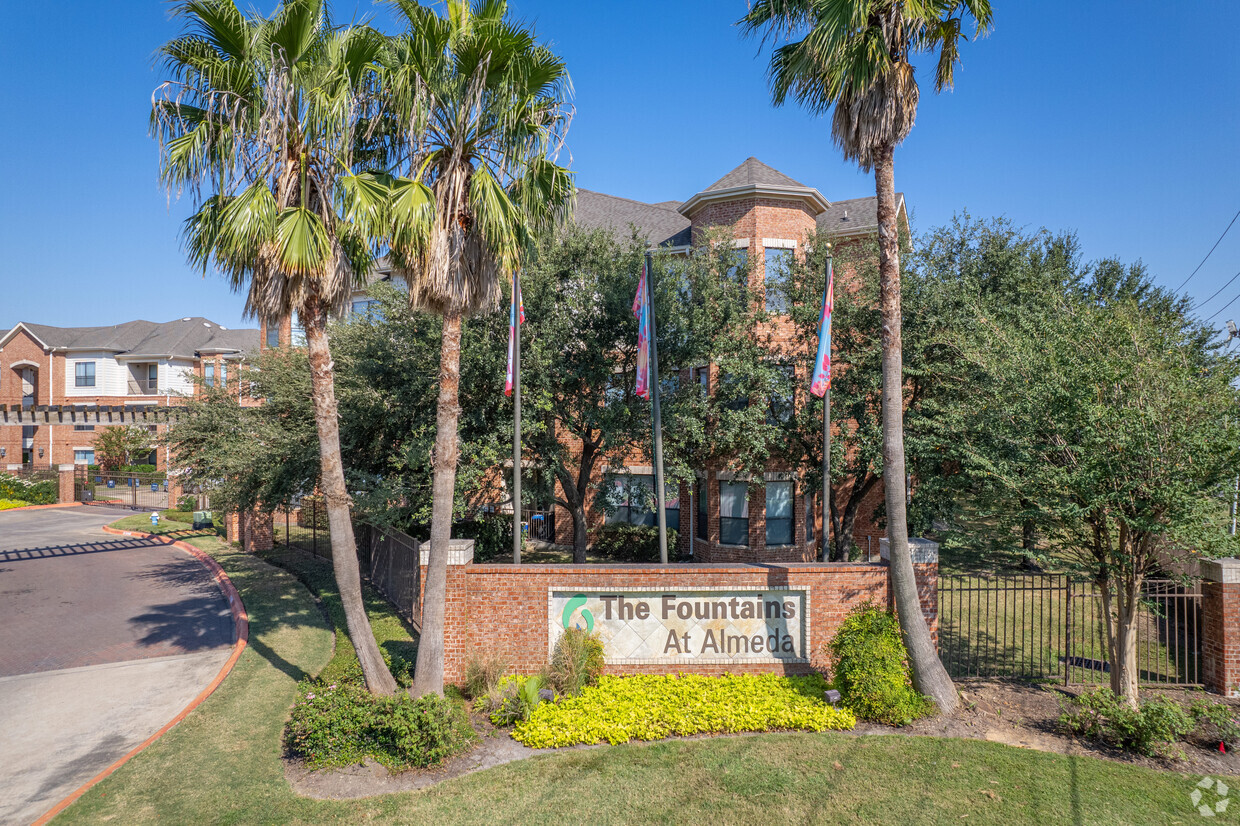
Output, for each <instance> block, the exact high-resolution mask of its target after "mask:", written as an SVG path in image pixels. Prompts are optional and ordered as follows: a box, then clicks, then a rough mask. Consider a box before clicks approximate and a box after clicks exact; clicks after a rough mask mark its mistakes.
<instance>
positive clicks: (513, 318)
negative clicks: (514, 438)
mask: <svg viewBox="0 0 1240 826" xmlns="http://www.w3.org/2000/svg"><path fill="white" fill-rule="evenodd" d="M518 315H519V316H520V317H521V323H522V324H524V323H525V302H524V301H522V300H521V280H520V279H519V278H518V277H517V274H516V273H515V272H514V273H513V274H512V303H511V304H510V305H509V308H508V378H507V379H505V380H504V395H505V396H511V395H512V381H513V375H512V363H513V356H514V355H515V350H516V347H517V316H518Z"/></svg>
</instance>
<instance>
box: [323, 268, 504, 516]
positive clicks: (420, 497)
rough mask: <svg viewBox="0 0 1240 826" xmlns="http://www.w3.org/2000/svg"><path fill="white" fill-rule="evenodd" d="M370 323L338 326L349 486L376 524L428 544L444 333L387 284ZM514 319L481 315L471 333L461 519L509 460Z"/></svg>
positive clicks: (464, 370) (459, 485)
mask: <svg viewBox="0 0 1240 826" xmlns="http://www.w3.org/2000/svg"><path fill="white" fill-rule="evenodd" d="M369 292H370V297H371V299H372V300H374V301H375V302H376V304H374V305H371V309H370V310H369V311H368V312H367V313H366V314H365V315H361V316H353V317H351V318H350V319H348V320H346V321H343V322H341V323H338V324H336V325H333V327H332V342H333V353H334V355H335V356H336V369H337V379H336V386H337V389H338V391H339V393H340V413H341V433H340V438H341V444H342V446H343V450H344V453H345V455H346V456H348V457H349V471H350V472H349V486H350V489H351V490H353V491H355V494H354V497H355V499H356V501H357V504H358V507H359V508H361V509H362V510H364V511H365V512H366V513H367V515H368V517H369V518H371V519H379V520H383V521H386V522H388V523H390V524H394V525H396V526H398V527H400V528H402V529H404V530H412V529H416V530H417V531H418V532H419V534H421V532H422V531H423V529H424V526H425V525H427V524H429V522H430V520H431V507H432V506H431V489H432V484H433V473H432V468H431V456H432V453H433V448H434V444H435V424H434V422H435V404H436V399H437V397H438V392H439V386H438V378H439V377H438V375H437V374H436V373H435V372H434V371H432V370H427V365H429V364H434V363H435V362H436V361H437V360H438V358H439V346H440V338H441V333H442V323H441V322H440V320H439V319H437V318H436V317H435V316H433V315H431V314H429V313H425V312H421V311H417V310H414V309H412V308H411V307H410V306H409V298H408V296H407V295H405V293H404V292H402V291H401V290H399V289H397V288H395V287H391V286H388V285H387V284H384V283H379V284H376V285H374V286H372V287H371V288H370V291H369ZM507 340H508V315H507V313H506V312H490V313H482V314H478V315H475V316H474V317H473V318H472V319H471V323H470V324H469V325H467V326H465V327H463V329H462V332H461V385H460V388H461V389H460V406H461V417H460V425H459V445H460V452H461V463H460V469H459V471H458V473H457V476H456V496H455V497H454V501H455V503H456V510H455V515H456V516H457V517H458V518H460V517H470V516H473V515H474V514H476V513H477V511H478V508H479V507H480V506H481V505H483V504H491V503H490V502H489V501H488V502H483V501H482V500H481V499H480V498H479V497H480V496H485V495H486V494H485V493H484V492H487V491H489V490H490V488H489V485H490V483H491V482H492V481H493V479H492V478H491V477H492V472H493V469H494V468H495V467H497V466H499V465H500V464H501V463H502V461H503V460H504V458H505V457H506V456H507V455H508V454H509V452H510V451H509V449H508V448H507V447H506V445H507V444H509V443H510V441H511V434H512V406H511V404H510V403H509V402H508V400H507V399H505V398H504V366H505V359H506V357H507Z"/></svg>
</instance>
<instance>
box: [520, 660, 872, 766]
mask: <svg viewBox="0 0 1240 826" xmlns="http://www.w3.org/2000/svg"><path fill="white" fill-rule="evenodd" d="M826 688H827V683H826V680H825V679H823V677H822V676H821V675H819V674H811V675H807V676H803V677H782V676H778V675H775V674H727V675H724V676H720V677H704V676H698V675H692V674H681V675H645V674H644V675H639V676H633V677H612V676H606V675H604V676H603V677H600V678H599V683H598V685H597V686H588V687H586V688H585V689H583V690H582V692H581V696H579V697H572V698H568V699H564V700H561V701H559V702H555V703H542V704H540V705H538V706H537V707H535V708H534V709H533V711H531V713H530V717H529V719H528V720H526V721H525V722H523V723H518V724H517V726H516V728H514V729H513V732H512V737H513V739H514V740H517V741H519V742H521V743H524V744H525V745H527V746H530V747H531V748H559V747H562V746H572V745H576V744H578V743H599V742H607V743H611V744H612V745H615V744H617V743H627V742H628V741H630V740H661V739H663V738H666V737H678V736H679V737H683V736H687V735H690V734H722V733H732V732H741V731H825V730H828V729H833V730H845V729H851V728H852V727H853V726H855V725H856V724H857V721H856V718H855V717H853V715H852V712H850V711H848V710H847V709H836V708H832V707H831V706H829V705H827V703H826V702H825V701H824V699H823V694H824V692H825V690H826Z"/></svg>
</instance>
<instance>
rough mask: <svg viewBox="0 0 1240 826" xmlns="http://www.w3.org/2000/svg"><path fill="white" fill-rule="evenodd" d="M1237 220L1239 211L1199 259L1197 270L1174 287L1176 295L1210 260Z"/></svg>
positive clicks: (1239, 210)
mask: <svg viewBox="0 0 1240 826" xmlns="http://www.w3.org/2000/svg"><path fill="white" fill-rule="evenodd" d="M1237 218H1240V209H1238V210H1236V214H1235V215H1233V216H1232V217H1231V224H1228V225H1227V229H1225V230H1223V234H1222V235H1220V236H1219V237H1218V240H1217V241H1215V242H1214V246H1212V247H1210V251H1209V252H1207V253H1206V257H1205V258H1203V259H1201V264H1198V265H1197V269H1196V270H1193V271H1192V272H1190V273H1189V274H1188V278H1185V279H1184V280H1183V281H1181V282H1180V286H1178V287H1176V288H1175V291H1176V292H1177V293H1178V292H1179V291H1180V290H1182V289H1184V285H1185V284H1187V283H1188V282H1189V281H1191V280H1192V278H1193V276H1194V275H1196V274H1197V270H1200V269H1201V267H1202V264H1205V263H1206V261H1208V260H1210V256H1211V255H1213V254H1214V251H1215V250H1216V249H1218V245H1219V244H1221V243H1223V239H1224V238H1225V237H1227V233H1228V232H1230V231H1231V227H1232V224H1234V223H1236V219H1237Z"/></svg>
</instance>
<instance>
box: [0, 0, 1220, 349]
mask: <svg viewBox="0 0 1240 826" xmlns="http://www.w3.org/2000/svg"><path fill="white" fill-rule="evenodd" d="M993 3H994V7H995V9H996V24H995V30H994V31H993V32H992V33H991V35H990V36H989V37H987V38H985V39H983V40H980V41H977V42H973V43H969V44H967V45H966V46H965V47H964V52H963V58H964V65H963V68H962V69H961V70H960V71H959V73H958V75H957V84H956V90H955V91H954V92H952V93H950V94H944V95H939V96H936V95H934V94H933V91H932V90H931V89H930V88H929V87H927V86H926V85H925V84H923V90H922V103H921V107H920V110H919V115H918V120H917V125H916V127H915V128H914V130H913V133H912V135H911V136H910V137H909V139H908V140H907V141H906V142H905V144H904V146H903V147H901V148H900V150H899V151H898V152H897V156H896V159H897V161H896V162H897V166H896V185H897V187H898V188H899V189H901V190H903V191H904V192H905V193H906V195H907V198H908V203H909V205H910V207H911V209H912V214H913V221H914V230H915V231H924V230H927V229H929V228H931V227H934V226H937V225H940V224H943V223H945V222H947V221H949V220H950V219H951V217H952V215H953V214H955V213H957V212H959V211H961V210H964V209H968V210H969V211H970V212H971V213H972V214H973V215H975V216H979V217H991V216H998V215H1004V216H1007V217H1008V218H1010V219H1011V220H1012V221H1014V222H1015V223H1017V224H1018V225H1021V226H1024V227H1027V228H1029V229H1036V228H1038V227H1042V226H1045V227H1048V228H1050V229H1054V230H1060V229H1074V230H1076V231H1077V232H1078V233H1079V234H1080V237H1081V241H1082V243H1083V248H1084V252H1085V255H1086V256H1087V257H1088V258H1097V257H1103V256H1118V257H1120V258H1122V259H1124V260H1126V261H1132V260H1136V259H1141V260H1143V261H1144V262H1145V263H1146V264H1147V265H1148V266H1149V267H1150V269H1151V271H1152V272H1153V273H1154V275H1155V277H1156V278H1157V280H1158V281H1159V282H1160V283H1163V284H1165V285H1167V286H1169V287H1173V288H1174V287H1176V286H1178V285H1179V284H1180V283H1181V282H1182V281H1183V280H1184V278H1185V277H1186V276H1188V274H1189V273H1190V272H1192V270H1193V269H1194V268H1195V267H1196V266H1197V264H1198V263H1199V262H1200V261H1201V259H1202V257H1203V256H1204V255H1205V254H1206V252H1207V251H1208V250H1209V249H1210V247H1211V245H1213V244H1214V242H1215V241H1216V240H1217V239H1218V237H1219V235H1220V233H1222V231H1223V229H1224V228H1225V227H1226V226H1227V224H1228V222H1229V221H1230V220H1231V218H1232V216H1233V215H1235V214H1236V212H1237V210H1240V187H1238V186H1237V184H1238V183H1240V155H1238V154H1237V152H1236V151H1235V141H1236V138H1237V134H1238V133H1240V129H1238V127H1240V106H1237V103H1238V102H1240V101H1238V100H1237V97H1238V94H1240V93H1238V91H1237V90H1240V51H1237V49H1236V46H1235V42H1234V36H1235V33H1236V32H1237V31H1240V4H1237V3H1235V2H1232V0H1197V2H1194V3H1167V2H1152V1H1151V0H1098V2H1089V3H1082V2H1080V0H1042V1H1041V2H1037V3H1030V2H1016V0H993ZM273 5H274V4H273V3H270V2H262V3H260V4H259V7H260V8H262V9H264V10H268V11H269V10H270V8H269V7H270V6H273ZM510 6H511V8H512V9H513V10H514V12H515V14H516V15H517V16H518V17H520V18H522V19H524V20H526V21H528V22H532V23H534V24H535V25H536V27H537V31H538V33H539V36H540V37H541V38H542V39H543V40H545V41H547V42H549V43H551V44H552V45H553V47H554V48H556V50H557V51H558V52H559V53H560V54H562V55H563V56H564V58H565V59H566V61H567V64H568V67H569V71H570V73H571V75H572V78H573V83H574V86H575V92H576V95H575V99H574V104H575V107H576V115H575V119H574V121H573V125H572V128H571V130H570V132H569V145H568V150H569V152H570V153H571V161H572V168H573V169H574V170H576V172H577V181H578V185H579V186H581V187H584V188H587V189H595V190H600V191H603V192H608V193H611V194H615V195H621V196H624V197H629V198H635V199H638V200H644V201H664V200H672V199H678V200H683V199H686V198H688V197H689V196H690V195H692V194H693V193H694V192H696V191H698V190H700V189H702V188H704V187H705V186H707V185H709V184H710V183H712V182H713V181H714V180H716V179H717V178H719V177H720V176H722V175H723V174H724V173H725V172H727V171H728V170H729V169H731V168H732V167H733V166H735V165H736V164H738V163H740V162H741V161H742V160H744V159H745V158H746V157H748V156H750V155H754V156H757V157H758V158H760V159H761V160H763V161H765V162H766V163H768V164H770V165H772V166H774V167H775V168H777V169H779V170H781V171H783V172H785V173H786V174H788V175H790V176H792V177H793V178H796V179H798V180H800V181H802V182H804V183H806V184H809V185H812V186H816V187H817V188H819V189H820V190H821V191H822V192H823V194H825V195H826V196H827V198H829V199H842V198H853V197H861V196H867V195H871V194H872V193H873V183H872V180H871V178H870V177H869V176H866V175H863V174H861V173H860V172H858V171H857V170H856V169H855V167H852V166H851V165H849V164H846V163H845V162H844V161H843V160H842V159H841V157H840V155H839V153H838V151H837V150H836V149H835V148H834V147H833V146H832V145H831V142H830V139H829V135H828V124H827V121H826V120H825V119H823V118H815V117H813V116H811V115H809V114H806V113H805V112H803V111H802V110H800V109H799V108H797V107H796V106H794V105H789V106H786V107H784V108H781V109H775V108H773V107H772V106H771V105H770V102H769V100H770V98H769V92H768V90H767V86H766V78H765V67H766V53H764V52H760V51H759V44H758V43H757V42H755V41H752V40H743V39H741V37H740V35H739V31H738V30H737V28H736V27H735V26H734V25H733V24H734V21H735V20H736V19H737V18H739V17H740V16H741V15H743V14H744V13H745V11H746V4H745V2H744V0H737V1H735V2H734V1H733V0H728V1H727V2H722V1H721V0H713V1H712V0H695V1H694V2H679V1H678V0H664V2H657V3H656V2H646V1H645V0H641V1H640V2H624V3H594V2H582V1H581V0H571V1H570V0H511V3H510ZM334 9H335V13H336V16H337V18H349V17H359V18H360V17H370V18H372V19H373V20H374V22H375V23H376V25H378V26H379V27H380V28H385V29H387V30H389V31H390V30H391V29H392V27H391V24H390V19H389V16H388V14H387V12H386V10H385V9H384V8H383V7H381V6H376V5H372V4H371V3H370V2H368V0H365V1H363V2H359V0H336V2H335V3H334ZM5 21H6V25H5V26H4V27H3V30H2V31H0V111H4V112H5V113H6V117H5V127H4V128H3V129H0V157H3V158H4V178H3V181H4V182H3V185H2V188H0V247H2V248H3V250H4V257H3V260H2V261H0V285H2V287H3V289H2V290H0V328H7V327H9V326H11V325H12V324H13V323H15V322H17V321H19V320H26V321H34V322H39V323H45V324H54V325H96V324H113V323H118V322H122V321H127V320H130V319H133V318H146V319H150V320H153V321H166V320H169V319H172V318H179V317H182V316H186V315H191V314H192V315H204V316H207V317H209V318H212V319H214V320H216V321H218V322H219V323H221V324H224V325H227V326H242V324H243V321H242V318H241V310H242V300H241V298H240V297H239V296H236V295H234V294H232V293H230V292H229V290H228V287H227V285H226V284H225V283H224V282H223V281H222V280H221V279H220V278H219V277H218V276H215V275H213V274H208V275H207V276H206V277H205V278H203V277H202V275H201V274H200V273H198V272H195V271H193V270H192V269H191V268H190V267H189V266H188V265H187V264H186V263H185V259H184V255H183V253H182V251H181V249H180V247H179V240H178V231H179V226H180V221H181V219H182V218H183V217H184V216H185V214H187V212H188V211H189V206H190V205H189V203H188V202H187V201H186V200H182V201H177V200H176V199H175V198H173V199H172V201H171V204H170V203H169V196H168V195H167V193H165V192H163V191H161V190H160V188H159V186H158V182H157V180H156V163H157V151H156V147H155V144H154V142H153V141H152V140H151V139H150V137H149V136H148V135H147V112H148V110H149V106H150V98H151V92H152V90H153V89H154V88H155V86H156V85H157V84H158V82H159V80H160V79H161V78H160V74H159V72H158V70H157V68H156V67H155V66H154V65H153V61H152V55H153V53H154V51H155V49H156V48H157V47H158V46H159V45H160V44H161V43H163V42H164V41H166V40H168V39H169V38H171V37H172V36H174V35H175V34H176V33H177V31H178V27H179V24H178V23H177V22H176V21H174V20H172V19H170V18H169V16H168V5H167V4H166V3H163V2H156V0H110V1H109V2H107V3H99V2H68V1H67V0H66V1H63V2H43V3H15V4H10V5H9V7H8V8H7V9H6V11H5ZM922 62H923V63H927V65H928V60H923V61H922ZM1237 271H1240V221H1238V222H1237V224H1236V226H1235V227H1233V228H1232V230H1231V232H1230V233H1229V234H1228V235H1227V237H1226V238H1225V239H1224V240H1223V242H1222V243H1221V244H1219V246H1218V249H1217V250H1216V251H1215V252H1214V254H1213V255H1212V256H1211V258H1210V259H1209V260H1208V261H1207V262H1206V263H1205V265H1204V266H1202V267H1201V270H1200V271H1199V272H1198V273H1197V275H1196V276H1194V277H1193V278H1192V280H1191V281H1189V283H1188V284H1187V286H1186V287H1185V290H1186V291H1187V292H1188V293H1189V294H1191V295H1192V296H1194V297H1195V298H1197V299H1198V300H1200V299H1204V298H1206V297H1207V296H1209V295H1210V294H1212V293H1214V292H1215V291H1216V290H1217V289H1218V288H1220V287H1222V286H1223V285H1224V283H1225V282H1226V281H1227V280H1228V279H1230V278H1231V277H1232V276H1233V275H1235V274H1236V272H1237ZM1237 295H1240V279H1238V280H1237V281H1236V282H1235V283H1233V284H1232V285H1231V286H1230V287H1227V288H1226V289H1224V290H1223V291H1222V293H1221V294H1220V295H1219V296H1218V297H1217V298H1216V299H1214V300H1213V301H1211V302H1209V303H1208V304H1206V305H1205V306H1203V307H1202V308H1201V309H1202V314H1203V316H1209V315H1211V314H1212V313H1214V312H1215V311H1216V310H1218V309H1219V308H1221V307H1222V306H1223V305H1224V304H1226V302H1228V301H1230V300H1232V299H1233V298H1235V297H1236V296H1237ZM1229 317H1230V318H1237V319H1240V300H1237V301H1236V303H1235V304H1233V305H1232V306H1231V307H1230V308H1229V309H1228V310H1226V311H1225V312H1223V313H1221V314H1220V315H1219V316H1218V317H1217V318H1216V319H1215V322H1214V323H1216V324H1218V325H1219V326H1221V325H1222V323H1223V321H1224V320H1225V319H1227V318H1229Z"/></svg>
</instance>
